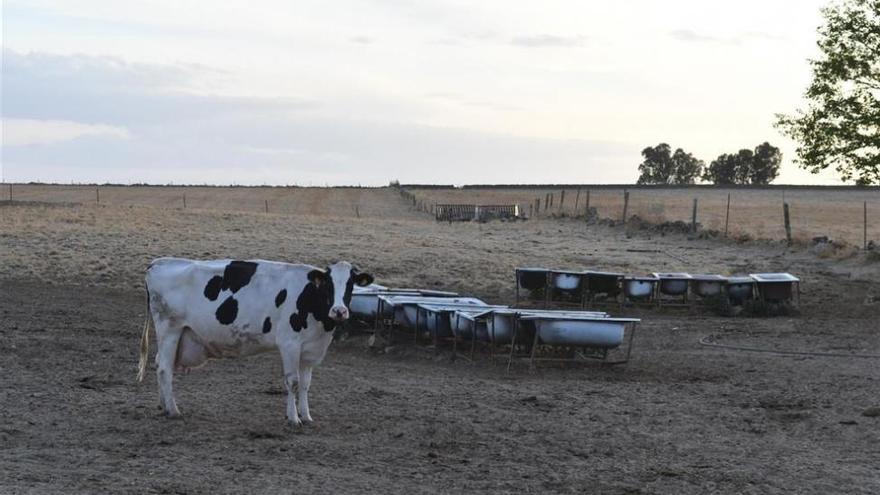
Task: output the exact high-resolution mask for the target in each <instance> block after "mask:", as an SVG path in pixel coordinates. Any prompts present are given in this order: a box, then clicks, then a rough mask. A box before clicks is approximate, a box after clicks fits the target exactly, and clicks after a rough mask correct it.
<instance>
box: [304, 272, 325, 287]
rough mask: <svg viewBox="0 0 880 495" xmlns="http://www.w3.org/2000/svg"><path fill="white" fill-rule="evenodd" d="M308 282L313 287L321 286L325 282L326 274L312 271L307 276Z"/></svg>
mask: <svg viewBox="0 0 880 495" xmlns="http://www.w3.org/2000/svg"><path fill="white" fill-rule="evenodd" d="M308 278H309V282H311V283H313V284H315V285H321V284H322V283H324V282H325V281H326V280H327V273H326V272H325V271H324V270H312V271H310V272H309V275H308Z"/></svg>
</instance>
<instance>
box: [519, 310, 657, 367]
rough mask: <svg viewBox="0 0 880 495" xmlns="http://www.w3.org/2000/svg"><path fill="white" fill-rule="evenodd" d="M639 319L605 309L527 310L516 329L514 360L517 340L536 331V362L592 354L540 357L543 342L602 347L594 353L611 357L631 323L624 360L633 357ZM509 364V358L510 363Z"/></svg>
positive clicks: (532, 355)
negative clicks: (594, 310) (582, 310)
mask: <svg viewBox="0 0 880 495" xmlns="http://www.w3.org/2000/svg"><path fill="white" fill-rule="evenodd" d="M639 321H640V320H639V319H637V318H612V317H609V316H608V315H607V314H605V313H592V314H591V313H588V312H582V313H580V314H576V313H563V312H550V311H544V312H532V313H523V314H521V315H520V316H519V318H518V321H517V323H518V325H517V327H516V332H515V334H514V338H513V340H512V342H511V352H510V360H511V361H512V360H513V357H514V352H515V347H516V345H515V344H516V342H517V340H518V339H520V338H522V337H527V335H523V333H525V334H529V333H531V334H532V335H533V337H532V338H533V341H532V346H531V352H530V355H529V362H530V365H532V366H534V362H535V361H572V360H574V359H575V358H576V357H577V356H580V357H590V356H587V355H586V354H584V353H583V352H574V353H573V354H571V356H570V357H565V358H559V357H537V353H538V348H539V346H550V347H563V348H568V349H570V350H573V349H593V350H595V351H598V355H595V356H592V357H598V358H600V359H603V360H604V359H607V357H608V351H609V350H610V349H614V348H616V347H619V346H620V345H621V344H622V343H623V340H624V335H625V331H626V327H627V326H628V325H631V326H632V330H631V331H630V334H629V346H628V348H627V352H626V357H625V358H624V359H623V360H621V361H618V363H624V362H626V361H628V360H629V356H630V352H631V351H632V340H633V337H634V335H635V328H636V325H637V324H638V323H639ZM523 330H526V332H523ZM572 356H573V357H572ZM509 364H510V363H509V362H508V366H509Z"/></svg>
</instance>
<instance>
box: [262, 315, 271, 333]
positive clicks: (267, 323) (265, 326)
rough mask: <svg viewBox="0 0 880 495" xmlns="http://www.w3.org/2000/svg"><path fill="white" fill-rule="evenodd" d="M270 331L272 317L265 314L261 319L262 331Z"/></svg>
mask: <svg viewBox="0 0 880 495" xmlns="http://www.w3.org/2000/svg"><path fill="white" fill-rule="evenodd" d="M271 331H272V318H269V317H268V316H267V317H266V319H265V320H263V333H269V332H271Z"/></svg>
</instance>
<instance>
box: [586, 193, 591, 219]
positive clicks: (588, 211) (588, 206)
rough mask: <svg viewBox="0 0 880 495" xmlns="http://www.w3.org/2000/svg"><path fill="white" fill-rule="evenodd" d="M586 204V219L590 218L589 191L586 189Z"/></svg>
mask: <svg viewBox="0 0 880 495" xmlns="http://www.w3.org/2000/svg"><path fill="white" fill-rule="evenodd" d="M586 202H587V208H586V212H587V213H586V215H587V218H590V190H589V189H587V199H586Z"/></svg>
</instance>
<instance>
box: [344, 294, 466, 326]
mask: <svg viewBox="0 0 880 495" xmlns="http://www.w3.org/2000/svg"><path fill="white" fill-rule="evenodd" d="M373 287H374V286H367V287H363V288H361V287H357V286H355V288H354V290H353V291H352V294H351V302H350V303H349V310H350V311H351V314H352V315H353V316H355V317H357V318H360V319H364V320H372V319H374V318H376V315H377V314H379V296H411V297H444V298H446V297H457V296H458V294H457V293H455V292H446V291H436V290H425V289H388V288H386V287H382V288H373ZM380 287H381V286H380ZM390 311H391V309H390V308H386V312H385V314H384V315H383V317H386V318H390V317H391V316H392V315H391V313H390Z"/></svg>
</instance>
